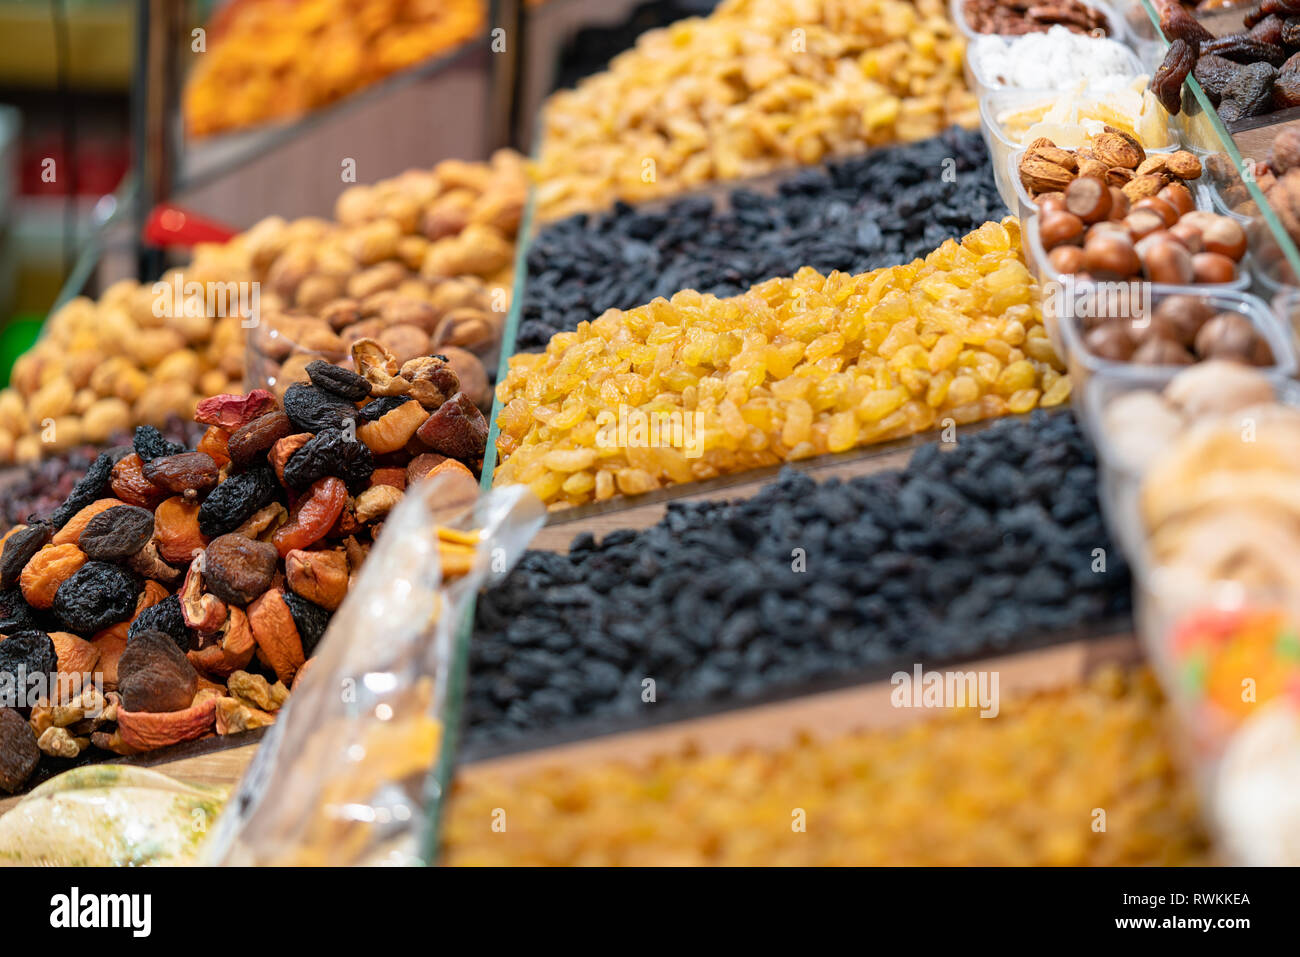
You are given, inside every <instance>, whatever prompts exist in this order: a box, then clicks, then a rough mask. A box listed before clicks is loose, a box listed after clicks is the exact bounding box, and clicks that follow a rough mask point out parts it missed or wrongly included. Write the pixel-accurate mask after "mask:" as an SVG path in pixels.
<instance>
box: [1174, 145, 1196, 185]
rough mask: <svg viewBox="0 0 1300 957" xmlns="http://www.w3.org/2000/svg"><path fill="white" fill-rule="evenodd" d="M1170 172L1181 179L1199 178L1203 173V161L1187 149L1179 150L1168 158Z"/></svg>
mask: <svg viewBox="0 0 1300 957" xmlns="http://www.w3.org/2000/svg"><path fill="white" fill-rule="evenodd" d="M1166 164H1167V167H1168V169H1169V172H1171V173H1173V174H1174V175H1175V176H1177V177H1178V178H1179V179H1184V180H1186V179H1197V178H1198V177H1199V176H1200V175H1201V161H1200V160H1198V159H1197V158H1196V157H1195V156H1194V155H1192V154H1191V153H1189V152H1187V150H1179V151H1178V152H1177V153H1173V154H1171V155H1170V156H1169V158H1168V159H1167V160H1166Z"/></svg>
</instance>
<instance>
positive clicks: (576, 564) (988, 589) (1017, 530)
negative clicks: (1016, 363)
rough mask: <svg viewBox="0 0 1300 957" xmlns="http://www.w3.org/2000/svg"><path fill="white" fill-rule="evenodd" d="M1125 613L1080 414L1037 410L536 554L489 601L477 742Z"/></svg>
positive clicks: (965, 650)
mask: <svg viewBox="0 0 1300 957" xmlns="http://www.w3.org/2000/svg"><path fill="white" fill-rule="evenodd" d="M1098 549H1101V550H1102V551H1098ZM799 568H802V569H803V570H798V569H799ZM1129 611H1130V595H1129V574H1128V569H1127V567H1126V565H1125V564H1124V560H1123V558H1122V557H1121V555H1120V552H1119V550H1118V549H1117V548H1115V547H1114V546H1113V545H1112V543H1111V542H1110V541H1109V538H1108V535H1107V533H1106V529H1105V527H1104V526H1103V524H1102V519H1101V515H1100V513H1099V510H1098V504H1097V474H1096V463H1095V460H1094V457H1093V452H1092V449H1091V447H1090V446H1089V445H1088V443H1087V441H1086V440H1085V439H1084V437H1083V436H1082V434H1081V433H1080V431H1079V429H1078V427H1077V426H1076V424H1075V422H1074V419H1073V417H1072V416H1071V415H1069V414H1068V413H1065V412H1059V413H1055V414H1048V413H1045V412H1041V411H1040V412H1035V413H1034V414H1033V415H1032V416H1031V417H1030V418H1029V419H1028V420H1027V421H1026V420H1021V421H1016V420H1006V421H1003V422H999V423H997V424H995V425H993V426H991V427H989V428H988V429H986V430H984V431H981V432H979V433H976V434H973V435H969V436H967V435H963V436H961V438H960V440H959V441H958V442H957V443H956V445H955V447H950V448H946V449H945V448H943V447H941V446H940V445H939V444H930V445H926V446H923V447H922V448H920V449H919V450H918V451H917V452H916V454H915V455H914V456H913V458H912V460H911V462H910V463H909V464H908V466H907V467H906V468H904V469H902V470H899V471H894V472H882V473H878V474H875V475H871V476H866V477H862V478H856V479H852V480H850V481H847V482H841V481H838V480H836V479H831V480H828V481H826V482H823V483H818V482H816V481H814V480H813V479H811V478H809V477H808V476H807V475H804V474H802V473H799V472H796V471H794V470H790V469H787V470H786V471H784V472H783V473H782V474H781V476H780V477H779V478H778V479H777V480H776V481H775V482H773V483H772V484H770V485H768V486H766V487H765V488H764V489H763V490H762V491H761V492H760V493H759V494H758V495H756V496H754V497H753V498H751V499H748V500H742V501H733V502H705V503H694V504H692V503H676V504H672V505H669V507H668V511H667V514H666V515H665V517H664V518H663V520H661V521H660V522H659V524H657V525H655V526H652V527H651V528H648V529H645V530H644V531H641V532H633V531H627V530H624V531H616V532H612V533H610V534H609V535H607V536H605V538H604V540H603V541H601V542H600V543H599V544H597V543H596V542H594V541H593V540H592V538H591V537H590V536H589V535H584V536H580V537H579V538H577V539H576V540H575V541H574V542H573V545H572V547H571V550H570V552H569V554H567V555H565V554H557V553H551V552H542V551H530V552H527V553H526V554H525V556H524V557H523V559H522V560H521V561H520V563H519V565H518V566H517V567H516V568H515V569H514V571H512V572H511V573H510V575H509V576H507V578H506V579H505V580H504V581H502V582H501V583H500V584H498V585H496V586H495V587H493V588H491V589H489V590H487V591H486V592H485V593H484V594H482V595H481V596H480V597H479V601H478V608H477V617H476V621H475V630H474V637H473V641H472V644H471V646H470V682H469V690H468V698H467V708H468V714H467V717H468V724H469V729H468V732H467V733H468V741H469V743H470V744H471V746H473V745H479V746H490V745H492V744H493V743H497V744H499V743H501V742H504V741H507V740H509V739H514V738H518V737H519V736H521V735H525V734H528V733H531V732H539V731H547V730H554V729H557V728H562V727H563V726H565V725H569V724H573V723H575V722H580V721H582V720H583V719H587V718H601V719H610V718H613V719H615V720H616V721H617V720H619V719H620V717H622V718H624V719H627V720H629V721H635V720H639V719H642V718H644V719H646V720H653V719H654V718H655V715H654V713H653V712H652V711H649V710H647V709H653V708H662V707H664V706H669V708H670V709H671V707H672V706H677V705H682V704H688V705H689V704H690V703H702V702H717V701H719V700H722V699H731V700H733V701H744V700H748V699H753V698H755V697H757V696H760V695H766V694H770V693H781V692H782V691H783V690H784V691H785V692H790V691H795V690H800V689H804V688H808V687H812V686H816V685H817V684H818V683H821V684H830V683H834V682H836V681H845V680H852V679H856V678H859V677H866V676H870V677H881V676H885V675H888V674H889V673H890V672H892V671H894V670H897V669H900V668H902V669H905V670H909V671H910V670H911V668H912V665H913V664H914V663H918V662H919V663H940V662H943V661H955V660H959V659H962V658H971V657H976V656H980V655H985V654H990V653H998V652H1002V651H1005V650H1007V649H1012V648H1015V647H1022V646H1025V645H1029V644H1032V643H1034V642H1037V641H1042V640H1048V639H1050V637H1051V636H1054V635H1060V634H1062V633H1066V632H1069V631H1070V630H1071V629H1094V628H1103V627H1105V626H1107V625H1111V626H1115V627H1118V626H1121V625H1124V624H1126V623H1127V620H1128V615H1129ZM647 678H650V679H653V680H654V683H655V688H654V694H655V699H656V703H655V704H646V703H644V702H643V700H642V698H643V691H644V690H645V688H646V686H645V685H644V684H643V682H644V681H645V679H647Z"/></svg>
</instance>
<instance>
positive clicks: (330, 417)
mask: <svg viewBox="0 0 1300 957" xmlns="http://www.w3.org/2000/svg"><path fill="white" fill-rule="evenodd" d="M284 411H285V414H287V415H288V416H289V419H290V420H291V421H292V422H293V425H294V428H295V429H296V430H297V431H299V432H320V431H322V430H323V429H339V428H342V427H343V423H344V422H349V421H353V420H355V419H356V417H357V407H356V406H355V405H353V404H352V403H351V402H349V401H348V400H347V399H344V398H341V397H340V396H337V395H332V394H331V393H329V392H326V391H325V390H324V389H318V388H316V387H315V386H313V385H307V384H305V383H302V382H295V383H294V384H293V385H291V386H289V388H288V390H287V391H286V392H285V393H284Z"/></svg>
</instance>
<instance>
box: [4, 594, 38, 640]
mask: <svg viewBox="0 0 1300 957" xmlns="http://www.w3.org/2000/svg"><path fill="white" fill-rule="evenodd" d="M34 627H36V613H35V610H34V609H33V608H32V606H31V605H29V604H27V599H26V598H24V597H23V593H22V591H21V590H20V589H18V588H6V589H5V590H4V591H0V635H12V634H13V633H14V632H16V631H22V630H24V629H26V628H34Z"/></svg>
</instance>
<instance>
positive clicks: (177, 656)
mask: <svg viewBox="0 0 1300 957" xmlns="http://www.w3.org/2000/svg"><path fill="white" fill-rule="evenodd" d="M198 686H199V673H198V672H197V671H195V670H194V666H193V665H192V664H190V661H189V659H188V658H187V657H186V656H185V653H184V652H183V651H181V650H179V649H178V648H177V647H176V645H175V644H174V643H173V642H172V640H171V636H170V635H167V634H164V633H163V632H161V631H149V630H145V631H141V632H140V633H139V634H137V635H136V636H135V640H134V641H130V642H127V646H126V650H125V651H123V652H122V657H121V658H120V659H118V662H117V690H118V693H119V694H121V695H122V707H123V708H125V709H126V710H127V711H149V712H153V713H161V712H168V711H181V710H183V709H185V708H188V707H189V706H190V703H191V702H192V701H193V700H194V692H195V691H197V690H198Z"/></svg>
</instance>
